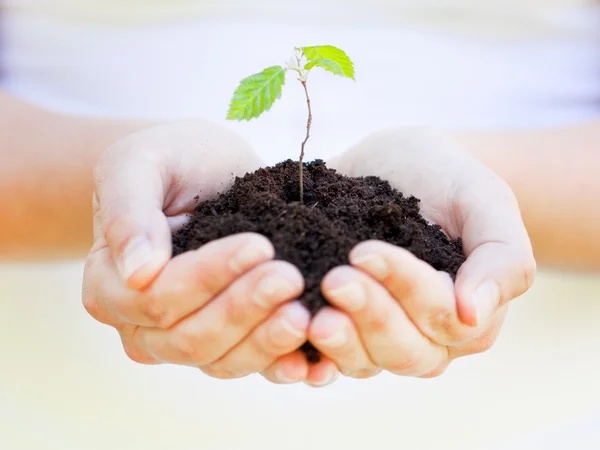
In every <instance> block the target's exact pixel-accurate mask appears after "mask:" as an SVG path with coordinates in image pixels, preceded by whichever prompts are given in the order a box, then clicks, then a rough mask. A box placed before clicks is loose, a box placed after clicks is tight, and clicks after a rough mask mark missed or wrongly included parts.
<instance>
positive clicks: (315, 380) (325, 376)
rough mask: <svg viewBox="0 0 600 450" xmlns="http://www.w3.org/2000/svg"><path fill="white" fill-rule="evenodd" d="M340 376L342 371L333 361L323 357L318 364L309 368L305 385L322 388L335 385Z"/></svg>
mask: <svg viewBox="0 0 600 450" xmlns="http://www.w3.org/2000/svg"><path fill="white" fill-rule="evenodd" d="M339 376H340V371H339V369H338V367H337V366H336V365H335V363H334V362H333V361H331V360H330V359H329V358H327V357H322V358H321V360H320V361H319V362H318V363H316V364H311V365H310V366H309V367H308V374H307V375H306V379H305V381H304V382H305V383H306V384H307V385H309V386H312V387H316V388H321V387H325V386H328V385H330V384H332V383H334V382H335V381H336V380H337V379H338V377H339Z"/></svg>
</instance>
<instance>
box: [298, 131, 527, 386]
mask: <svg viewBox="0 0 600 450" xmlns="http://www.w3.org/2000/svg"><path fill="white" fill-rule="evenodd" d="M329 165H330V167H332V168H335V169H337V170H338V171H339V172H340V173H343V174H344V175H348V176H353V177H354V176H366V175H376V176H379V177H381V178H383V179H386V180H388V181H389V182H390V184H391V185H392V187H394V188H396V189H398V190H399V191H401V192H403V193H404V194H405V195H414V196H415V197H417V198H419V199H421V205H420V206H421V213H422V214H423V216H424V217H425V218H426V219H427V220H429V221H431V222H433V223H436V224H439V225H440V226H441V227H442V229H443V230H444V231H445V232H446V233H447V234H448V235H449V236H450V237H451V238H453V239H454V238H457V237H459V236H460V237H462V239H463V246H464V251H465V254H466V256H467V260H466V262H465V263H464V264H463V266H462V267H461V269H460V270H459V272H458V275H457V278H456V282H455V283H452V280H451V279H450V277H449V276H448V274H447V273H444V272H438V271H436V270H435V269H433V268H432V267H431V266H430V265H429V264H427V263H425V262H424V261H422V260H420V259H418V258H416V257H415V256H413V255H412V254H411V253H410V252H408V251H407V250H404V249H402V248H399V247H396V246H393V245H390V244H387V243H384V242H379V241H368V242H363V243H361V244H359V245H358V246H356V247H355V248H354V249H353V250H352V252H351V254H350V257H349V259H350V263H351V265H350V266H342V267H338V268H336V269H334V270H332V271H331V272H330V273H329V274H328V275H327V276H326V277H325V279H324V280H323V283H322V291H323V295H324V296H325V297H326V298H327V299H328V300H329V302H330V303H331V304H332V305H333V306H334V307H335V308H334V307H326V308H324V309H323V310H321V311H320V312H319V313H318V314H317V316H315V318H314V319H313V321H312V323H311V325H310V328H309V332H308V336H309V340H310V341H311V342H312V344H313V345H314V346H315V347H316V348H317V349H319V350H320V352H321V353H322V354H323V355H325V356H326V357H327V358H324V359H328V360H330V361H332V362H334V363H335V364H336V365H337V366H338V367H339V369H340V371H341V372H342V373H343V374H345V375H347V376H350V377H355V378H365V377H370V376H373V375H375V374H377V373H379V372H381V371H382V370H387V371H390V372H392V373H395V374H398V375H405V376H416V377H432V376H437V375H440V374H441V373H442V372H444V370H445V369H446V367H447V366H448V364H449V363H450V362H451V361H452V360H453V359H455V358H458V357H461V356H465V355H469V354H473V353H479V352H482V351H485V350H487V349H489V348H490V347H491V346H492V344H493V343H494V341H495V339H496V336H497V334H498V332H499V330H500V327H501V325H502V322H503V320H504V316H505V314H506V310H507V304H508V303H509V301H511V300H512V299H514V298H516V297H518V296H520V295H521V294H523V293H524V292H526V291H527V290H528V289H529V287H530V286H531V284H532V282H533V279H534V276H535V272H536V264H535V260H534V258H533V252H532V248H531V243H530V240H529V237H528V235H527V232H526V230H525V226H524V224H523V222H522V220H521V215H520V211H519V206H518V204H517V201H516V199H515V197H514V195H513V193H512V191H511V190H510V188H509V187H508V186H507V184H506V183H505V182H504V181H502V180H501V179H500V178H499V177H498V176H497V175H495V174H494V173H493V172H492V171H490V170H489V169H487V168H486V167H485V166H484V165H482V164H480V163H479V162H478V161H476V160H475V159H472V158H471V157H470V156H468V155H467V154H466V153H464V152H462V151H460V150H459V149H458V148H455V147H454V145H453V144H452V143H451V142H449V141H448V140H446V139H444V138H442V137H441V136H439V135H438V134H435V133H432V132H429V131H427V130H419V129H416V130H406V129H393V130H388V131H384V132H381V133H377V134H375V135H373V136H371V137H369V138H367V139H366V140H364V141H363V142H361V143H360V144H359V145H357V146H356V147H354V148H352V149H351V150H349V151H348V152H346V153H345V154H344V155H342V157H341V158H339V159H338V160H337V161H332V162H330V164H329Z"/></svg>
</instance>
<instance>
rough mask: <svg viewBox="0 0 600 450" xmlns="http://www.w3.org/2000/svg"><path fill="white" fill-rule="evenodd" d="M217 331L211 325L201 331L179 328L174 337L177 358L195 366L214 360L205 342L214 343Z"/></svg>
mask: <svg viewBox="0 0 600 450" xmlns="http://www.w3.org/2000/svg"><path fill="white" fill-rule="evenodd" d="M217 334H218V331H216V330H214V329H213V327H211V328H210V329H208V328H205V329H203V330H202V331H201V332H198V331H196V330H188V329H183V330H179V331H178V333H177V335H176V337H175V351H176V353H177V359H178V360H182V361H186V362H188V363H193V364H194V365H196V366H204V365H207V364H210V363H212V362H214V360H215V359H216V358H213V355H212V354H211V352H210V351H209V349H208V347H207V343H208V344H210V343H214V342H215V341H216V336H217Z"/></svg>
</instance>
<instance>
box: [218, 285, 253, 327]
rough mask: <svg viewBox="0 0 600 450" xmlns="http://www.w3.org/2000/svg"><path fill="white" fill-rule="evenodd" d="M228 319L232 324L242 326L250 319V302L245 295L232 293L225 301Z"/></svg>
mask: <svg viewBox="0 0 600 450" xmlns="http://www.w3.org/2000/svg"><path fill="white" fill-rule="evenodd" d="M223 305H224V306H223V308H224V309H225V317H226V319H225V320H226V321H227V323H228V324H229V325H231V326H240V325H243V324H245V323H246V322H248V320H249V319H250V314H249V313H250V306H251V305H250V304H249V302H248V301H247V300H246V296H245V295H239V294H236V293H231V294H228V295H227V298H226V299H225V301H224V303H223Z"/></svg>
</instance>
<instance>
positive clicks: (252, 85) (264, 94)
mask: <svg viewBox="0 0 600 450" xmlns="http://www.w3.org/2000/svg"><path fill="white" fill-rule="evenodd" d="M315 67H320V68H322V69H325V70H326V71H328V72H331V73H333V74H334V75H339V76H342V77H345V78H350V79H351V80H354V79H355V78H354V63H353V62H352V61H351V60H350V58H349V57H348V55H346V53H345V52H344V51H343V50H341V49H339V48H337V47H334V46H332V45H318V46H313V47H296V48H295V49H294V54H293V55H292V57H291V58H290V60H289V61H288V62H287V63H286V65H285V67H284V66H272V67H268V68H266V69H265V70H263V71H262V72H260V73H256V74H254V75H250V76H249V77H246V78H244V79H243V80H242V81H241V82H240V85H239V86H238V88H237V89H236V90H235V92H234V94H233V98H232V100H231V104H230V106H229V112H228V114H227V120H246V121H249V120H251V119H254V118H257V117H259V116H260V115H261V114H262V113H263V112H265V111H269V110H270V109H271V106H273V103H275V101H276V100H277V99H279V98H281V92H282V89H283V85H284V84H285V76H286V73H287V71H293V72H296V73H297V74H298V81H300V83H301V84H302V87H303V88H304V93H305V94H306V104H307V105H308V120H307V122H306V137H305V138H304V141H302V145H301V148H300V158H299V164H298V166H299V177H300V202H301V203H304V183H303V175H302V168H303V160H304V148H305V146H306V142H308V139H309V138H310V127H311V125H312V109H311V106H310V97H309V95H308V88H307V86H306V80H307V78H308V75H309V73H310V71H311V70H312V69H313V68H315Z"/></svg>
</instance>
